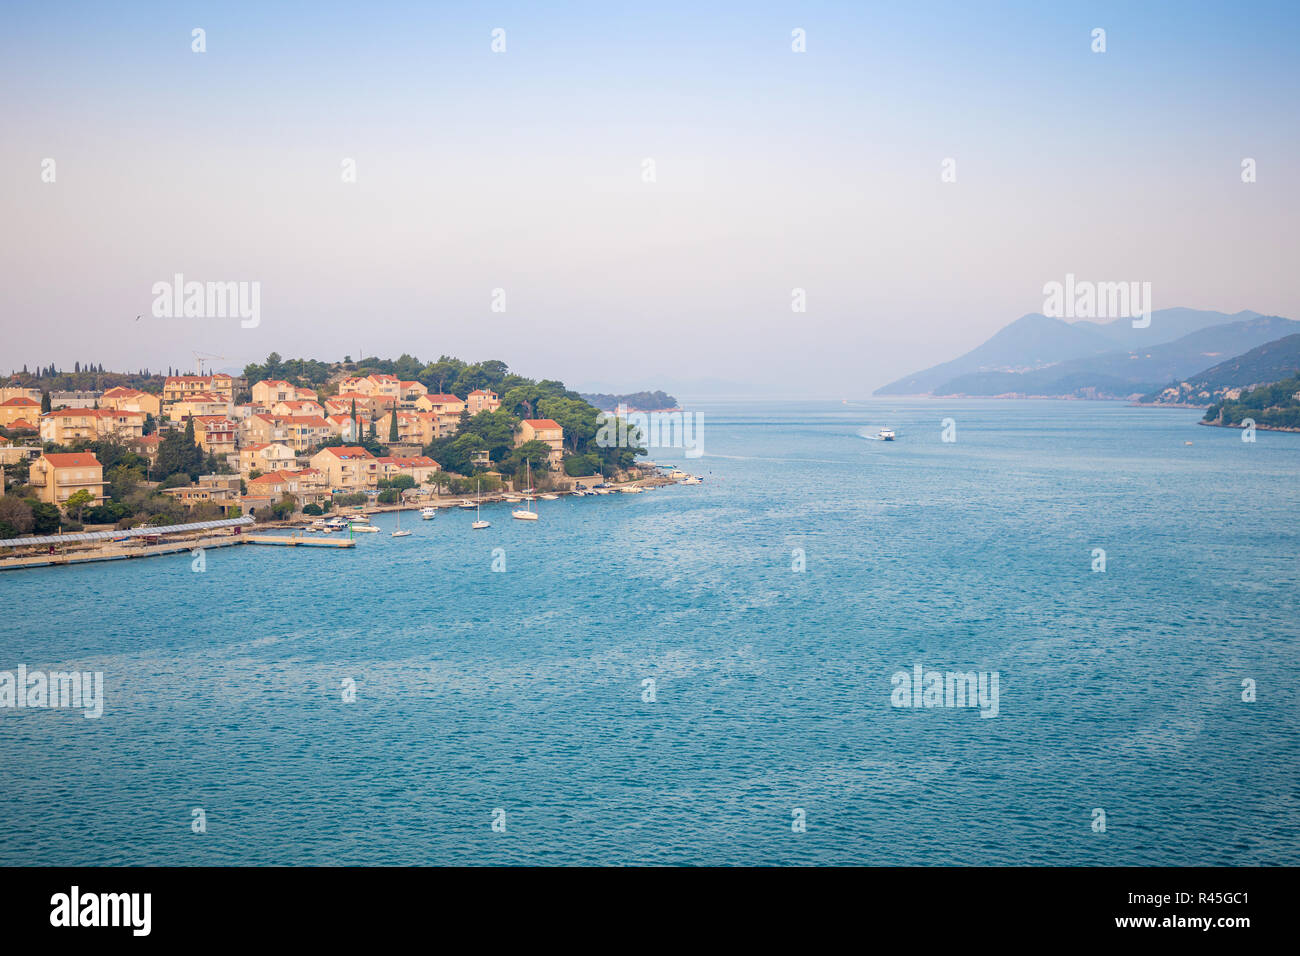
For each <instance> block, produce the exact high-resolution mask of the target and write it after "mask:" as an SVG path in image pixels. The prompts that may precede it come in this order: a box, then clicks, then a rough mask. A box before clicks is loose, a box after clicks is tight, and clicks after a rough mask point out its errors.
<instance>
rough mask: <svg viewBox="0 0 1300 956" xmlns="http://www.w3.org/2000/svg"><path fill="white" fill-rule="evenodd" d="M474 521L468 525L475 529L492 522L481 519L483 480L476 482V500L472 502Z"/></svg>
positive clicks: (479, 529) (485, 526)
mask: <svg viewBox="0 0 1300 956" xmlns="http://www.w3.org/2000/svg"><path fill="white" fill-rule="evenodd" d="M474 508H475V512H474V523H473V524H472V525H470V527H471V528H473V529H474V530H475V531H481V530H482V529H483V528H487V527H490V526H491V524H492V522H490V521H484V520H483V482H482V481H481V480H480V481H479V483H478V500H477V501H475V502H474Z"/></svg>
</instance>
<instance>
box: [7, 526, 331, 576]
mask: <svg viewBox="0 0 1300 956" xmlns="http://www.w3.org/2000/svg"><path fill="white" fill-rule="evenodd" d="M252 524H253V520H252V519H251V518H226V519H222V520H219V521H204V522H195V523H193V524H184V525H166V526H162V527H154V528H132V529H130V530H127V531H120V530H119V531H89V532H77V533H74V534H63V535H46V536H43V537H28V538H9V539H7V540H5V541H0V571H3V570H6V569H18V568H45V567H51V566H56V565H62V564H87V563H89V562H92V561H125V560H128V559H130V558H150V557H157V556H159V555H165V554H183V553H185V552H191V551H199V550H207V549H208V548H232V547H235V546H236V545H241V544H263V545H279V546H281V547H296V546H298V545H303V546H306V547H315V548H353V547H356V542H355V541H352V540H338V541H332V540H329V539H326V538H307V537H306V536H304V535H302V534H301V533H299V534H296V535H276V534H243V533H242V532H243V531H244V530H245V529H247V528H248V527H249V526H251V525H252Z"/></svg>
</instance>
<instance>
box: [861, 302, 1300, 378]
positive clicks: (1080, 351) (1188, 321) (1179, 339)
mask: <svg viewBox="0 0 1300 956" xmlns="http://www.w3.org/2000/svg"><path fill="white" fill-rule="evenodd" d="M1295 333H1300V322H1296V321H1293V320H1291V319H1285V318H1281V317H1280V316H1265V315H1261V314H1260V313H1258V312H1250V311H1245V312H1237V313H1235V314H1231V315H1229V314H1227V313H1223V312H1213V311H1205V310H1198V309H1183V308H1176V309H1161V310H1159V311H1156V312H1153V313H1152V315H1151V324H1150V326H1148V327H1147V328H1145V329H1135V328H1133V325H1132V320H1130V319H1127V318H1125V319H1116V320H1115V321H1112V322H1106V323H1096V322H1074V323H1070V322H1065V321H1062V320H1061V319H1054V318H1048V317H1047V316H1044V315H1038V314H1030V315H1025V316H1022V317H1021V318H1019V319H1017V320H1016V321H1015V322H1012V323H1011V324H1010V325H1008V326H1007V327H1006V328H1004V329H1002V330H1001V331H999V332H998V333H997V334H995V335H994V336H993V337H992V338H990V339H989V340H988V341H987V342H985V343H984V344H983V345H980V346H979V347H978V348H975V349H973V350H971V351H970V352H967V353H966V354H965V355H963V356H961V357H959V358H956V359H953V360H952V361H950V362H944V363H942V364H940V365H936V366H934V367H932V368H928V369H925V370H924V371H921V372H916V373H915V374H913V375H909V376H906V377H905V378H901V379H899V380H898V381H896V382H891V383H890V384H888V385H885V386H883V387H882V388H879V389H877V390H876V394H877V395H967V396H1035V397H1062V398H1138V397H1139V396H1143V395H1149V394H1151V393H1154V392H1157V391H1158V390H1159V389H1161V388H1163V387H1164V386H1166V385H1167V384H1168V383H1170V382H1180V381H1182V380H1184V379H1186V378H1187V377H1188V376H1193V375H1195V374H1196V373H1197V372H1199V371H1200V370H1203V369H1207V366H1209V365H1213V364H1214V363H1215V362H1216V360H1217V361H1218V362H1220V363H1221V364H1226V363H1224V362H1223V360H1224V359H1230V358H1231V357H1233V356H1241V357H1242V358H1243V359H1244V356H1242V353H1244V352H1247V351H1248V350H1251V349H1254V348H1256V347H1258V346H1262V345H1264V344H1265V343H1270V342H1273V341H1274V340H1277V339H1281V338H1284V337H1286V336H1289V335H1293V334H1295ZM1207 371H1208V369H1207Z"/></svg>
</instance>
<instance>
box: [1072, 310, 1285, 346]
mask: <svg viewBox="0 0 1300 956" xmlns="http://www.w3.org/2000/svg"><path fill="white" fill-rule="evenodd" d="M1260 317H1261V315H1260V313H1259V312H1252V311H1250V310H1249V309H1246V310H1243V311H1241V312H1234V313H1233V314H1232V315H1228V314H1226V313H1224V312H1213V311H1211V310H1209V309H1184V308H1173V309H1159V310H1157V311H1155V312H1152V313H1151V324H1150V325H1149V326H1148V327H1147V328H1145V329H1135V328H1133V320H1132V319H1114V320H1113V321H1110V322H1105V323H1101V324H1098V323H1096V322H1086V321H1084V322H1076V323H1075V325H1081V326H1085V327H1090V328H1093V329H1096V330H1097V331H1098V332H1100V333H1101V334H1102V335H1104V336H1106V338H1107V339H1109V340H1110V341H1111V342H1113V343H1114V344H1115V345H1116V346H1118V347H1119V348H1121V349H1124V350H1125V351H1129V350H1132V349H1142V348H1147V347H1148V346H1151V345H1164V344H1165V343H1166V342H1173V341H1175V340H1177V339H1181V338H1182V337H1183V336H1184V335H1190V334H1191V333H1193V332H1199V331H1200V330H1201V329H1208V328H1209V327H1210V326H1213V325H1229V324H1231V323H1233V322H1245V321H1246V320H1247V319H1258V318H1260Z"/></svg>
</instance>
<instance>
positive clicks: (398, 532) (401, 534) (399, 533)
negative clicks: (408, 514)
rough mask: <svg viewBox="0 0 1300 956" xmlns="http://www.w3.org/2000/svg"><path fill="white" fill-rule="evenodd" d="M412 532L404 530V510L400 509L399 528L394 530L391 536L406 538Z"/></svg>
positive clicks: (398, 516)
mask: <svg viewBox="0 0 1300 956" xmlns="http://www.w3.org/2000/svg"><path fill="white" fill-rule="evenodd" d="M410 534H411V532H409V531H403V530H402V512H401V510H400V509H399V510H398V512H397V530H396V531H394V532H393V533H392V534H391V535H390V536H389V537H393V538H406V537H409V536H410Z"/></svg>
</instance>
